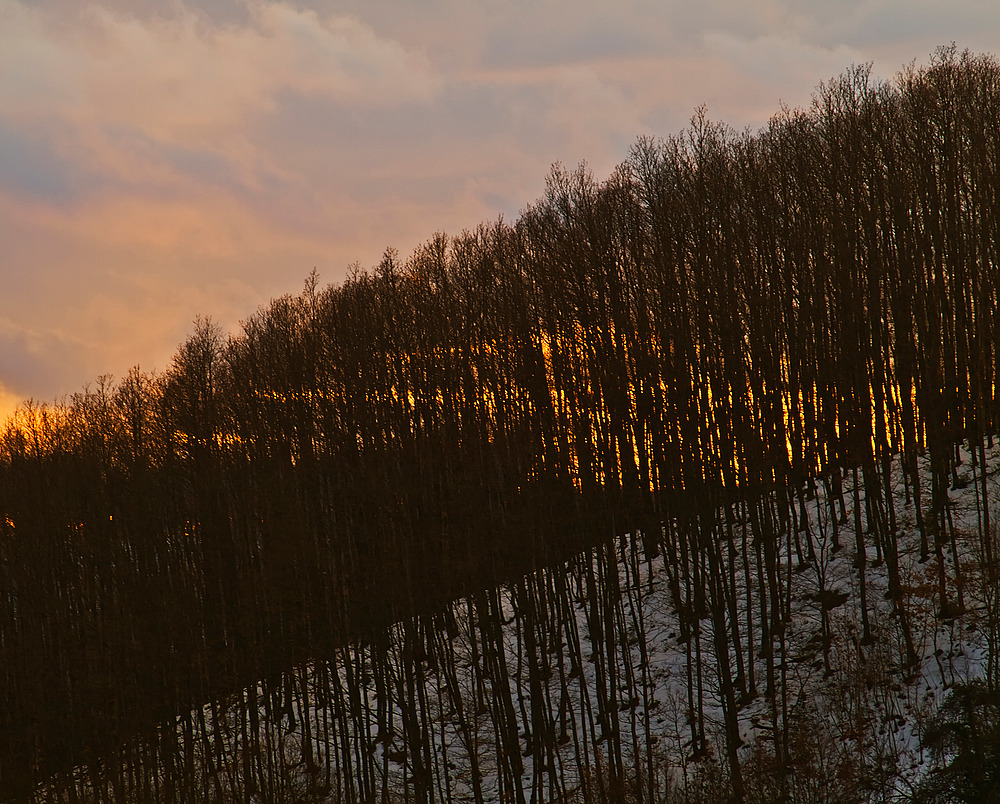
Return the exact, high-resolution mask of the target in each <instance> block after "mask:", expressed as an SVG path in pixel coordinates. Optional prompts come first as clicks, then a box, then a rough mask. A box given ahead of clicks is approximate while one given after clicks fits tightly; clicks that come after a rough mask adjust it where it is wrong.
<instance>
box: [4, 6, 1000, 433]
mask: <svg viewBox="0 0 1000 804" xmlns="http://www.w3.org/2000/svg"><path fill="white" fill-rule="evenodd" d="M951 42H954V43H955V44H956V45H957V46H958V48H959V49H965V48H968V49H970V50H972V51H974V52H986V51H993V52H996V49H997V47H998V43H1000V13H997V9H996V6H995V0H740V1H739V2H737V1H736V0H727V2H722V0H699V1H698V2H690V0H655V1H654V0H615V2H610V0H572V1H571V0H530V1H529V0H506V1H505V2H501V1H500V0H495V1H490V2H486V1H485V0H406V2H403V1H402V0H394V2H389V1H388V0H340V1H339V2H333V1H332V0H282V1H281V2H272V1H271V0H94V1H93V2H87V1H86V0H0V290H2V292H0V416H3V415H6V414H7V413H9V412H10V411H11V410H12V409H13V407H14V405H16V404H17V403H18V402H19V401H20V400H23V399H26V398H33V399H35V400H38V401H47V402H52V401H55V400H58V399H59V398H61V397H63V396H65V395H68V394H72V393H74V392H77V391H80V390H82V389H83V388H84V387H85V386H87V385H88V384H89V385H91V386H94V385H95V384H96V381H97V378H98V377H99V376H100V375H112V376H113V377H114V378H120V377H122V376H123V375H124V374H125V373H126V372H127V371H128V370H129V369H130V368H131V367H132V366H136V365H138V366H139V367H140V368H141V369H143V370H145V371H162V370H164V369H165V368H166V367H168V366H169V363H170V358H171V356H172V355H173V353H174V351H175V350H176V348H177V346H178V344H179V343H180V342H181V341H183V339H184V338H185V336H186V335H187V334H188V333H189V332H190V331H191V330H192V322H193V320H194V319H195V317H196V316H210V317H211V318H212V319H213V320H214V321H216V322H218V323H219V324H220V325H222V327H223V328H224V329H225V330H227V331H231V332H237V331H238V328H239V322H240V321H241V320H243V319H245V318H247V317H249V316H250V315H252V314H253V313H254V312H255V311H256V310H257V309H258V308H259V307H262V306H266V305H267V304H268V302H269V301H270V300H271V299H272V298H275V297H277V296H280V295H283V294H285V293H295V292H298V291H299V290H301V288H302V286H303V282H304V281H305V278H306V277H307V276H308V275H309V273H310V272H311V271H312V270H313V269H314V268H315V269H316V270H317V272H318V273H319V278H320V281H321V283H323V284H327V283H335V282H339V281H340V280H342V279H343V277H344V276H345V274H346V273H347V271H348V270H349V268H350V266H351V265H352V264H359V265H360V266H361V267H362V268H369V267H371V266H373V265H375V264H376V263H377V262H378V261H379V258H380V257H381V255H382V253H383V252H384V251H385V249H386V248H387V247H393V248H396V249H398V251H399V252H400V254H401V255H402V256H403V257H405V256H406V255H408V254H409V253H410V252H411V251H412V250H413V249H414V248H415V247H416V246H418V245H419V244H420V243H422V242H424V241H425V240H427V239H429V238H430V237H431V236H432V235H433V234H434V233H435V232H439V231H443V232H447V233H450V234H458V233H460V232H461V231H462V230H463V229H467V228H473V227H475V226H476V225H478V224H479V223H481V222H484V221H486V222H490V221H494V220H496V219H497V218H498V217H499V216H503V217H504V218H505V219H506V220H513V219H516V217H517V216H518V213H519V211H520V210H522V209H524V207H525V206H526V205H528V204H530V203H531V202H533V201H534V200H535V199H537V198H538V197H539V196H541V194H542V193H543V191H544V186H545V177H546V175H547V174H548V173H549V171H550V168H551V166H552V165H553V163H556V162H560V163H562V164H564V165H566V166H568V167H575V166H576V165H578V164H580V163H581V162H586V163H587V164H588V166H589V167H590V169H591V170H592V171H593V172H594V175H595V176H596V177H597V178H599V179H600V178H604V177H606V176H608V175H610V173H611V172H612V170H613V169H614V167H615V165H616V164H618V163H619V162H621V161H622V160H623V159H625V158H626V156H627V154H628V150H629V147H630V146H631V145H632V144H633V143H634V142H635V140H636V138H637V137H639V136H642V135H653V136H669V135H672V134H676V133H678V132H679V131H680V130H681V129H683V128H684V127H685V126H686V125H687V124H688V122H689V121H690V118H691V116H692V114H693V112H694V110H695V108H696V107H698V106H700V105H705V106H706V107H707V108H708V114H709V116H710V117H711V118H712V119H714V120H718V121H722V122H725V123H727V124H729V125H730V126H732V127H734V128H736V129H744V128H746V127H749V128H751V129H756V128H757V127H759V126H761V125H764V124H765V123H766V122H767V120H768V119H769V118H770V117H771V115H772V114H774V113H775V112H777V111H778V109H779V108H780V106H781V104H785V105H788V106H790V107H793V108H795V107H807V106H808V105H809V103H810V100H811V97H812V93H813V92H814V90H815V88H816V86H817V85H818V84H819V82H821V81H824V80H828V79H829V78H831V77H833V76H835V75H839V74H840V73H842V72H843V71H844V70H846V69H847V68H848V67H850V66H851V65H853V64H862V63H868V62H870V63H871V64H872V69H873V72H874V74H875V75H876V76H877V77H880V78H886V79H889V78H891V77H892V76H894V75H895V74H896V73H897V72H898V71H899V70H900V69H901V68H903V67H904V66H905V65H907V64H909V63H911V62H913V61H916V62H917V63H918V64H920V63H927V62H928V61H929V60H930V57H931V54H932V53H933V51H934V50H935V48H937V47H938V46H940V45H946V44H949V43H951Z"/></svg>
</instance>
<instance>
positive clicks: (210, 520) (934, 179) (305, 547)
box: [0, 49, 1000, 802]
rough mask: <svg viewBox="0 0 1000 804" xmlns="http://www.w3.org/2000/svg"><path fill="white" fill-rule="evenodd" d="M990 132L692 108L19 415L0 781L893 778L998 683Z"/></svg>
mask: <svg viewBox="0 0 1000 804" xmlns="http://www.w3.org/2000/svg"><path fill="white" fill-rule="evenodd" d="M997 119H1000V65H998V64H997V62H996V60H994V59H993V58H992V57H989V56H975V55H972V54H969V53H961V54H960V53H958V52H956V51H955V50H954V49H943V50H941V51H940V52H939V53H938V54H937V56H936V58H935V60H934V61H933V62H932V63H931V64H930V65H928V66H926V67H921V68H917V67H913V68H911V69H910V70H908V71H906V72H904V73H902V74H901V75H900V76H898V77H897V80H896V82H895V83H894V84H891V85H890V84H880V83H876V82H874V81H873V80H872V79H871V76H870V74H869V72H868V70H866V69H864V68H854V69H852V70H850V71H848V72H847V73H845V74H844V75H843V76H841V77H840V78H839V79H836V80H834V81H831V82H830V83H829V84H825V85H822V86H821V87H820V88H819V89H818V90H817V93H816V98H815V102H814V104H813V106H812V107H811V108H810V109H808V110H800V111H788V110H786V111H784V112H782V113H781V114H779V115H777V116H776V117H775V118H774V119H773V120H772V121H771V123H770V125H769V126H767V127H766V128H765V129H763V130H762V131H760V132H757V133H744V134H737V133H735V132H732V131H730V130H728V129H727V128H725V127H724V126H722V125H719V124H716V123H712V122H710V121H709V120H708V119H707V117H706V115H705V114H704V113H698V114H697V115H696V116H695V118H694V119H693V121H692V127H691V129H690V130H688V131H686V132H683V133H682V134H680V135H678V136H676V137H672V138H669V139H667V140H663V141H652V140H641V141H639V142H638V143H637V144H636V145H635V147H634V148H633V150H632V152H631V153H630V155H629V157H628V159H627V160H626V161H625V162H623V163H622V165H621V166H620V167H619V169H618V170H617V171H616V172H615V173H614V175H612V176H611V177H610V178H608V179H607V180H605V181H603V182H598V181H596V180H595V179H594V178H593V177H592V176H591V175H590V174H589V173H588V172H587V171H586V170H585V169H583V168H581V169H578V170H576V171H572V172H570V171H566V170H564V169H562V168H559V167H557V168H555V169H554V170H553V172H552V174H551V175H550V177H549V181H548V184H547V192H546V195H545V196H544V197H543V198H542V199H540V200H539V201H537V202H536V203H535V204H533V205H531V206H529V207H528V208H526V209H525V210H524V211H523V213H522V214H521V216H520V217H519V219H518V220H517V221H515V222H513V223H510V224H508V223H505V222H503V221H498V222H496V223H494V224H490V225H483V226H481V227H479V228H478V229H477V230H475V231H472V232H464V233H462V234H461V235H459V236H456V237H447V236H445V235H440V234H439V235H435V236H434V237H433V238H431V239H430V240H429V241H428V242H427V243H426V244H425V245H424V246H423V247H421V248H420V249H418V250H417V251H416V252H415V253H414V254H412V255H411V256H410V257H409V258H407V259H406V260H405V261H401V260H400V259H399V257H398V255H396V254H395V253H394V252H392V251H391V250H390V251H387V252H386V254H385V257H384V259H383V260H382V262H381V263H380V264H379V265H378V266H377V267H376V268H374V269H373V270H372V271H370V272H362V271H358V272H356V273H355V274H353V275H352V276H350V277H348V279H347V280H346V281H345V282H343V283H342V284H340V285H338V286H331V287H327V288H321V287H320V286H319V284H318V280H317V277H316V275H315V274H313V276H311V277H310V278H309V279H308V280H307V282H306V286H305V288H304V290H303V292H302V293H301V294H300V295H298V296H295V297H284V298H281V299H277V300H274V301H272V302H271V303H270V304H269V305H268V306H267V307H265V308H262V309H261V310H260V311H258V313H257V314H256V315H254V316H253V317H251V318H250V319H249V320H247V321H246V322H244V323H243V325H242V329H241V331H240V332H239V333H238V334H236V335H233V336H232V337H230V338H228V339H227V338H225V337H223V335H222V333H221V332H220V331H219V329H218V328H217V327H216V326H214V325H213V324H212V323H211V321H209V320H202V319H199V320H198V321H197V322H196V325H195V329H194V331H193V333H192V334H191V336H190V337H189V338H188V339H187V340H186V341H185V342H184V343H183V344H181V345H180V347H179V348H178V351H177V354H176V355H175V357H174V360H173V362H172V364H171V366H170V367H169V368H168V369H167V370H166V371H165V372H164V373H163V374H162V375H149V374H145V373H143V372H142V371H140V370H139V369H135V370H133V371H132V372H130V374H129V375H128V376H126V377H125V378H123V379H122V380H121V381H119V382H114V381H113V380H112V379H111V378H101V379H100V380H99V381H98V383H97V384H96V386H95V387H93V388H88V389H85V390H84V391H82V392H80V393H77V394H74V395H73V396H71V397H69V398H67V399H65V400H63V401H61V402H58V403H54V404H36V403H30V404H26V405H24V406H22V408H20V409H19V411H18V413H17V414H16V415H15V417H14V418H13V419H12V420H11V421H9V422H8V423H7V424H6V426H5V428H4V429H3V431H2V432H0V589H2V590H3V592H4V593H5V599H6V603H5V605H4V606H3V607H0V684H2V685H3V693H2V694H0V797H3V798H6V799H10V800H12V801H16V800H31V799H32V798H33V797H34V798H35V799H36V800H70V801H72V800H79V799H84V800H85V799H87V798H88V797H96V798H97V799H99V800H108V799H111V798H115V797H117V798H121V799H132V800H152V801H187V800H241V801H242V800H247V799H248V798H251V797H252V796H257V797H258V798H259V799H260V800H262V801H285V800H294V798H295V797H296V796H299V795H300V794H301V796H302V797H303V798H304V800H322V799H323V798H324V797H326V798H329V797H330V796H332V797H333V798H332V800H334V801H338V800H346V801H354V800H376V799H377V800H394V799H395V798H397V797H398V796H402V798H403V800H408V799H413V800H416V801H428V802H429V801H432V800H434V801H449V800H458V799H460V798H462V797H469V796H471V799H470V800H474V801H477V802H478V801H492V800H513V801H520V800H522V799H524V800H527V799H529V798H531V799H532V800H559V799H560V798H567V797H569V798H572V797H579V798H581V800H621V799H622V798H623V797H624V798H634V799H635V800H643V801H646V800H650V801H657V800H671V795H673V794H672V793H671V792H670V791H671V790H673V791H675V792H677V795H680V796H681V797H682V798H681V799H680V800H697V797H698V796H703V797H704V799H705V800H718V799H719V798H732V799H734V800H737V801H739V800H760V801H764V800H773V799H775V798H779V799H780V798H781V797H782V796H786V795H787V796H790V797H791V798H792V800H802V801H810V800H815V801H834V800H843V801H853V800H872V801H881V800H894V798H893V797H896V798H901V800H906V798H905V797H906V796H907V795H909V792H910V791H908V790H907V789H906V784H907V783H916V782H917V781H918V780H919V779H920V778H922V776H923V774H924V770H923V769H924V768H927V767H929V765H927V764H926V761H927V760H928V758H930V757H931V754H929V753H926V752H924V753H922V749H920V748H919V746H918V742H919V739H918V738H919V737H920V736H921V735H922V734H924V733H925V725H926V724H927V723H936V724H937V726H941V727H942V728H944V727H945V726H946V725H947V724H943V721H942V722H940V723H939V722H938V721H935V720H934V718H933V717H932V716H933V715H934V712H936V711H937V707H938V705H939V704H940V703H941V696H940V692H941V690H942V689H943V688H944V687H945V685H946V684H947V685H948V686H949V687H952V686H955V685H956V684H958V683H959V682H964V681H965V680H967V679H974V678H980V677H981V678H984V679H986V681H987V690H992V689H993V684H994V682H995V680H996V672H995V671H996V664H997V652H996V644H997V642H996V639H997V633H998V632H997V620H996V617H995V594H996V578H995V574H994V572H993V567H994V566H995V558H994V552H995V550H996V549H997V546H996V544H995V533H996V526H995V521H996V517H995V508H994V507H993V505H992V503H993V501H994V498H995V490H994V488H993V481H992V479H991V478H990V476H989V474H988V473H987V472H986V471H983V467H991V470H990V471H993V469H992V467H993V466H994V465H995V445H994V441H993V438H994V434H996V433H997V432H998V415H997V414H998V411H1000V405H998V397H997V386H996V375H995V365H996V357H997V349H998V345H1000V330H998V326H1000V322H998V320H997V316H996V310H997V309H1000V272H998V270H997V266H998V264H1000V254H998V248H1000V196H998V194H997V188H998V187H1000V182H998V181H997V165H998V163H1000V131H998V129H997V127H996V125H995V121H996V120H997ZM961 689H966V690H968V689H976V690H978V689H979V688H978V687H976V688H965V687H962V688H961ZM953 708H954V707H953ZM943 711H944V712H945V713H946V714H947V713H948V712H950V711H952V709H947V708H946V709H945V710H943ZM957 711H959V713H961V711H962V710H961V707H958V710H957ZM830 724H834V726H835V728H832V729H831V728H830ZM942 724H943V725H942ZM930 731H931V733H932V734H933V733H934V729H931V730H930ZM938 731H941V729H938ZM946 732H947V728H944V732H942V733H946ZM831 734H833V735H835V736H834V737H831V736H830V735H831ZM837 735H839V736H837ZM956 750H957V749H956ZM977 750H978V749H977ZM953 753H954V752H953ZM973 753H975V752H973ZM958 755H960V756H962V758H963V761H966V760H967V759H968V757H967V756H966V755H965V754H963V753H962V752H961V751H958ZM949 756H951V755H950V754H948V752H947V751H946V752H945V753H944V754H943V759H942V761H945V760H947V759H948V757H949ZM934 757H937V755H934ZM935 761H936V760H935ZM927 778H938V777H931V776H928V777H927ZM941 778H943V777H941ZM831 779H837V780H838V782H837V786H832V785H831V782H830V780H831ZM477 780H478V781H477ZM977 783H978V782H977ZM984 784H985V782H984ZM303 785H305V787H304V788H303V787H302V786H303ZM296 791H297V792H296ZM684 796H687V798H686V799H685V798H684ZM837 796H842V797H841V798H837Z"/></svg>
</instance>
